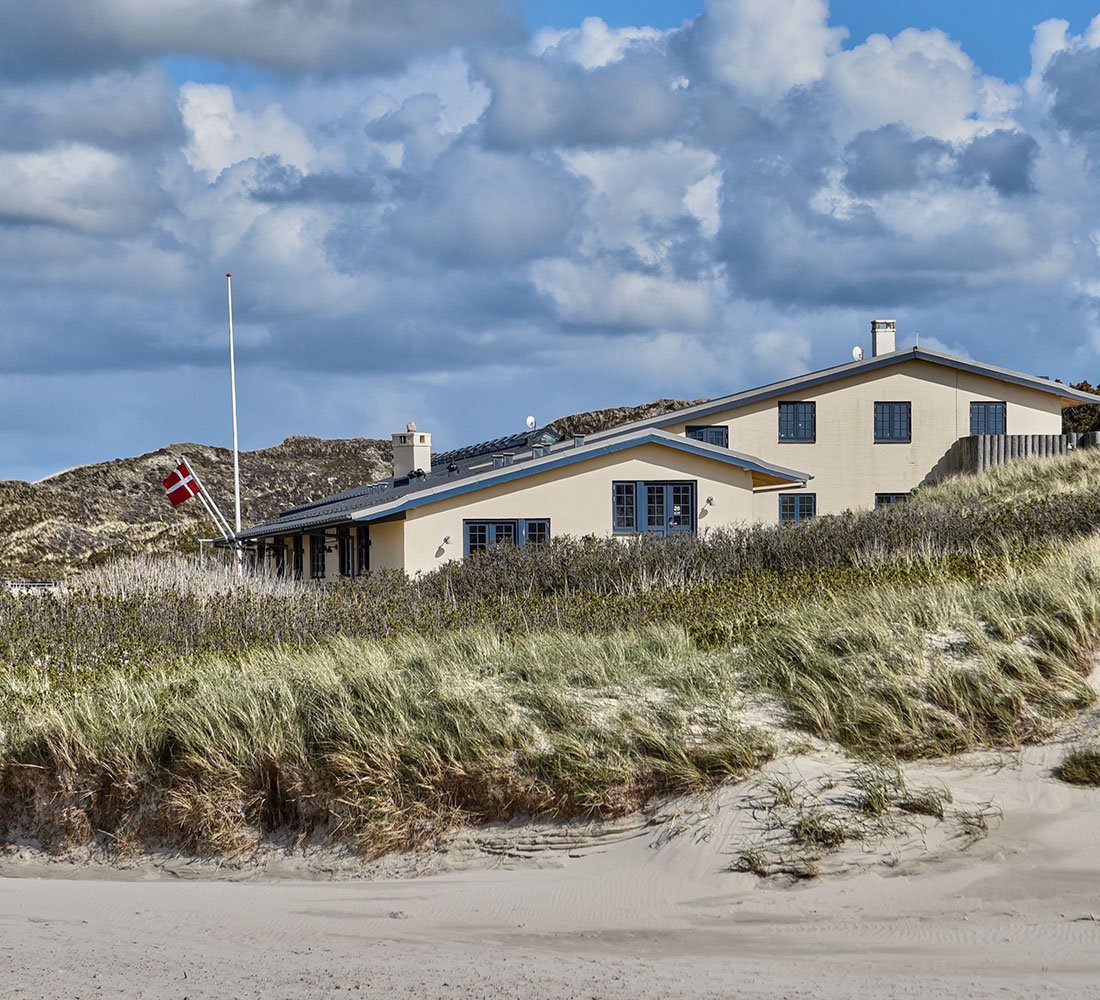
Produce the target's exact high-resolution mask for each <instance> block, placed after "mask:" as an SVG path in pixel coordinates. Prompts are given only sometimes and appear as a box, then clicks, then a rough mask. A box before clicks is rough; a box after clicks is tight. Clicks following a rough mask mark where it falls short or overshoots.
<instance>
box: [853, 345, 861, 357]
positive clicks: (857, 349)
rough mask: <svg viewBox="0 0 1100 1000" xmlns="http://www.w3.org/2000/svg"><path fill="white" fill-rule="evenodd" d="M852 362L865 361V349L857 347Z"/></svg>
mask: <svg viewBox="0 0 1100 1000" xmlns="http://www.w3.org/2000/svg"><path fill="white" fill-rule="evenodd" d="M852 360H853V361H862V360H863V348H862V347H860V346H859V345H858V344H857V345H856V346H855V347H853V348H852Z"/></svg>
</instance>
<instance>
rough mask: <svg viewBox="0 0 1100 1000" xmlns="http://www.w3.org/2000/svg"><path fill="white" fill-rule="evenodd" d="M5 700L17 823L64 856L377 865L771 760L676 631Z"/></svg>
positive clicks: (157, 679)
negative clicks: (163, 848) (366, 858)
mask: <svg viewBox="0 0 1100 1000" xmlns="http://www.w3.org/2000/svg"><path fill="white" fill-rule="evenodd" d="M3 690H4V696H3V700H2V702H0V731H2V732H3V734H4V736H3V741H2V750H3V757H2V760H3V763H2V764H0V817H3V819H4V820H5V821H6V824H7V826H8V828H9V830H10V829H11V828H12V827H14V826H17V825H18V826H23V827H26V828H29V829H33V831H34V833H35V835H36V836H38V837H39V838H40V839H44V840H46V841H48V842H51V843H55V844H56V843H63V842H66V841H83V840H88V839H91V838H92V837H93V836H94V835H95V833H96V831H102V832H106V833H107V834H108V835H109V836H110V837H111V838H114V839H116V840H117V841H120V842H121V843H123V844H125V843H144V844H148V843H150V842H157V841H159V842H162V843H169V844H176V845H181V846H184V847H186V848H189V849H193V850H200V851H215V852H226V851H233V850H237V849H244V848H246V847H248V846H250V845H251V844H253V843H254V842H255V840H256V838H257V837H262V836H264V835H266V834H269V833H271V832H273V831H277V830H282V831H289V832H290V833H291V834H293V835H294V836H298V837H301V836H306V835H308V834H310V833H313V832H319V833H324V834H325V835H327V836H328V837H329V838H333V839H336V840H341V841H344V842H347V843H350V844H353V845H354V846H355V847H356V848H357V849H359V850H361V851H362V852H364V853H366V854H369V855H374V854H379V853H382V852H384V851H388V850H393V849H397V848H403V847H411V846H414V845H416V844H420V843H423V842H424V841H425V840H428V839H430V838H431V837H433V836H434V835H436V834H438V833H439V832H441V831H442V830H444V829H446V828H448V827H450V826H453V825H455V824H458V823H464V822H471V821H473V822H484V821H487V820H493V819H502V818H508V817H511V816H515V815H530V814H539V813H552V814H554V815H557V816H605V817H606V816H613V815H618V814H621V813H623V812H625V811H629V810H632V809H635V808H637V807H638V806H639V805H640V804H641V803H643V802H644V801H645V800H646V799H648V798H649V797H651V796H652V795H654V794H657V793H665V792H689V791H701V790H703V789H706V788H710V787H713V785H714V784H716V783H717V782H720V781H722V780H725V779H728V778H730V777H734V776H738V775H742V774H745V773H748V772H749V771H750V770H752V769H753V768H755V767H757V766H759V765H760V764H761V763H762V762H763V761H765V760H766V759H768V757H769V756H770V755H771V754H772V753H773V752H774V748H773V746H772V743H771V739H770V737H769V736H768V735H767V734H766V733H764V732H762V731H760V730H758V729H754V728H752V727H750V726H746V725H743V724H742V723H741V722H740V721H739V718H738V711H737V704H738V700H739V699H738V693H737V690H736V687H735V679H734V676H733V674H732V673H731V672H730V671H729V670H727V669H723V665H722V664H719V663H716V662H715V661H714V660H712V659H710V658H708V657H707V656H706V655H704V654H702V653H700V652H699V651H698V650H697V649H696V647H695V646H694V644H692V643H691V642H690V640H688V639H687V637H686V636H685V635H684V634H683V633H682V632H681V631H678V630H669V629H665V630H647V631H642V632H638V633H631V634H620V635H614V636H602V637H599V638H582V637H576V636H569V635H566V634H557V635H538V636H529V637H523V638H520V639H515V640H503V639H501V638H500V637H499V636H495V635H492V634H487V633H464V634H461V635H457V636H452V637H449V638H446V639H441V640H432V641H428V640H424V639H419V638H413V637H403V638H400V639H395V640H391V641H386V642H370V641H364V640H353V639H336V640H332V641H330V642H328V643H326V644H324V645H323V646H319V647H314V648H312V649H310V650H309V651H308V652H303V651H294V650H289V649H269V650H258V651H254V652H251V653H248V654H245V655H244V656H242V657H234V658H222V659H214V660H208V661H202V662H198V663H194V664H187V665H182V666H178V667H176V668H171V669H168V668H142V669H137V670H131V671H127V672H111V673H105V674H103V675H101V676H99V677H97V678H95V679H94V680H90V681H86V682H85V683H82V684H80V685H79V686H75V687H74V686H73V685H66V684H64V683H61V684H58V685H56V686H54V685H53V684H52V682H51V680H50V679H49V675H46V674H42V673H41V672H39V673H38V674H31V673H24V674H22V675H19V678H18V679H17V680H15V682H14V683H13V678H12V677H11V676H9V678H8V679H7V680H6V681H5V682H4V684H3Z"/></svg>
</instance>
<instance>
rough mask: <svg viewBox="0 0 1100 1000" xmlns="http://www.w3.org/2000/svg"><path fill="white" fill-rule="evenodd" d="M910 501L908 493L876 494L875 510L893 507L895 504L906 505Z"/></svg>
mask: <svg viewBox="0 0 1100 1000" xmlns="http://www.w3.org/2000/svg"><path fill="white" fill-rule="evenodd" d="M908 499H909V494H908V493H876V494H875V509H876V510H877V509H878V508H879V507H893V506H894V504H898V503H904V502H905V501H906V500H908Z"/></svg>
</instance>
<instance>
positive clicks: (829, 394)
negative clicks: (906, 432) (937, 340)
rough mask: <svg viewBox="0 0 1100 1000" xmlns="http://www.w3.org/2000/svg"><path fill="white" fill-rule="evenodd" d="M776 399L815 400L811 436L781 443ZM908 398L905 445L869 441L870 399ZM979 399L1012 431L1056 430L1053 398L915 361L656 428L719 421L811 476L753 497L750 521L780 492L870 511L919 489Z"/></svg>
mask: <svg viewBox="0 0 1100 1000" xmlns="http://www.w3.org/2000/svg"><path fill="white" fill-rule="evenodd" d="M781 401H782V402H800V401H804V402H810V401H813V402H814V403H816V411H817V440H816V442H814V443H813V444H810V443H805V444H803V443H795V442H780V440H779V403H780V402H781ZM906 401H908V402H911V403H912V441H911V443H908V444H903V443H881V444H876V443H875V440H874V404H875V403H876V402H906ZM977 401H980V402H1004V403H1006V404H1007V405H1006V413H1007V427H1006V430H1007V433H1009V434H1060V433H1061V432H1062V410H1061V402H1060V400H1059V399H1058V397H1057V396H1054V395H1053V394H1051V393H1045V392H1041V391H1040V390H1037V389H1028V388H1025V387H1023V386H1017V385H1013V384H1012V383H1009V382H1002V381H1000V380H998V379H994V378H989V377H986V376H982V375H974V374H971V373H969V372H963V371H958V370H957V369H953V368H947V367H944V366H941V365H935V364H930V363H928V362H926V361H918V360H913V361H909V362H905V363H903V364H901V365H898V366H896V367H891V368H880V369H876V370H873V371H871V372H867V373H864V374H860V375H857V376H855V377H852V378H847V379H843V380H838V381H836V382H831V383H826V384H825V385H820V386H816V387H814V388H812V389H808V390H805V391H803V392H797V393H790V394H789V395H785V396H782V397H779V398H776V399H769V400H766V401H764V402H759V403H753V404H750V405H748V406H742V407H739V408H737V409H733V410H729V411H725V412H722V413H716V414H713V415H711V416H709V417H706V418H703V419H698V420H691V421H684V422H682V423H676V424H671V425H666V426H665V427H664V428H663V429H664V430H668V431H670V432H672V433H675V434H685V433H686V428H687V427H688V426H689V425H691V426H697V425H715V426H717V425H725V426H727V427H728V428H729V446H730V448H732V449H734V450H736V451H740V452H744V453H745V454H749V455H753V456H755V457H757V458H759V459H761V460H762V461H764V462H772V463H774V464H776V465H781V466H785V467H786V468H789V469H801V470H803V471H804V472H808V473H810V474H811V475H812V476H813V477H814V478H813V479H811V480H810V481H809V482H808V483H807V485H806V486H805V487H804V488H801V487H790V488H783V489H779V490H776V491H774V492H771V491H769V492H762V493H758V494H757V495H756V503H755V506H754V518H755V519H756V520H759V521H764V522H773V521H776V520H777V519H778V511H779V500H778V497H777V496H776V493H779V492H808V493H815V494H816V495H817V512H818V513H819V514H834V513H839V512H841V511H844V510H864V509H868V508H871V507H873V506H874V502H875V494H876V493H905V492H908V491H909V490H910V489H912V488H913V487H915V486H920V485H921V484H922V483H924V482H925V481H926V480H927V479H928V477H929V476H930V475H931V474H932V473H933V471H934V470H935V469H936V468H937V466H938V464H939V463H940V462H941V461H942V460H943V459H944V457H945V456H946V454H947V452H948V451H949V450H950V448H951V447H952V445H953V444H954V443H955V441H957V440H958V439H959V438H961V437H966V436H967V435H969V434H970V403H971V402H977Z"/></svg>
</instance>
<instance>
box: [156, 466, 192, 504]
mask: <svg viewBox="0 0 1100 1000" xmlns="http://www.w3.org/2000/svg"><path fill="white" fill-rule="evenodd" d="M164 489H165V491H166V492H167V493H168V499H169V500H171V501H172V506H173V507H178V506H179V505H180V504H181V503H183V501H184V500H190V499H191V498H192V497H194V496H198V495H199V484H198V482H197V481H196V479H195V477H194V475H193V474H192V472H191V470H190V469H189V468H188V467H187V463H186V462H180V464H179V465H178V466H177V467H176V471H175V472H173V473H172V474H171V475H170V476H169V477H168V478H167V479H165V480H164Z"/></svg>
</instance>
